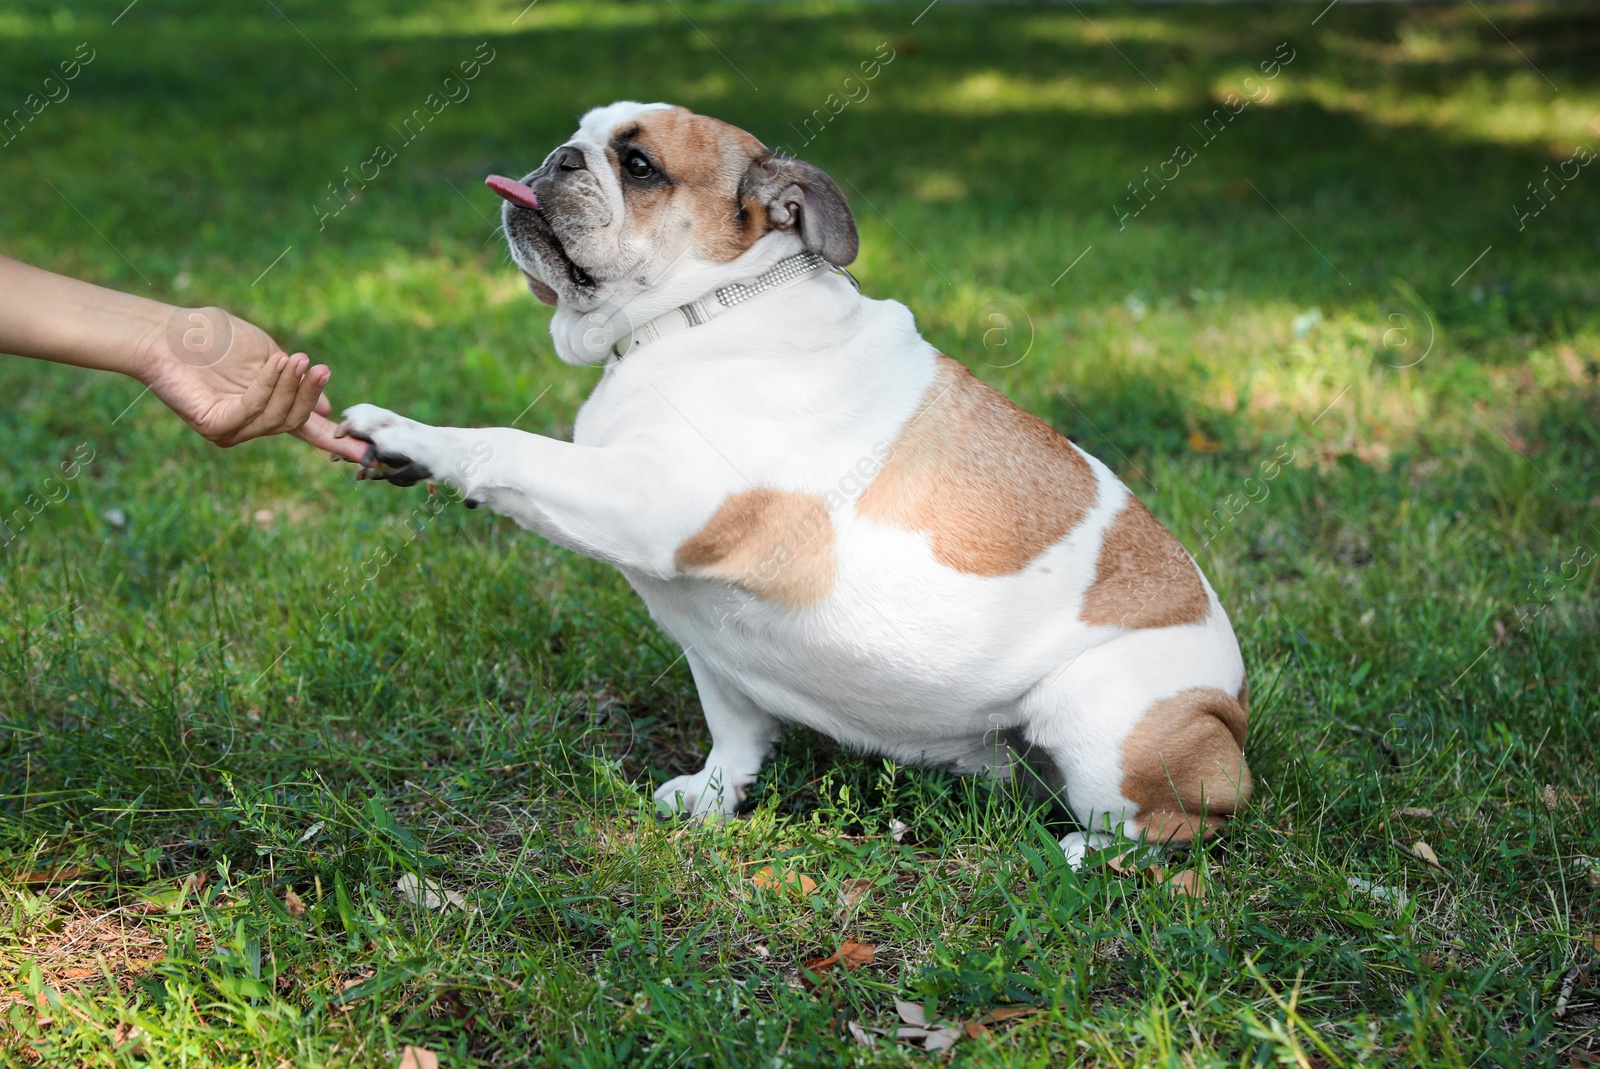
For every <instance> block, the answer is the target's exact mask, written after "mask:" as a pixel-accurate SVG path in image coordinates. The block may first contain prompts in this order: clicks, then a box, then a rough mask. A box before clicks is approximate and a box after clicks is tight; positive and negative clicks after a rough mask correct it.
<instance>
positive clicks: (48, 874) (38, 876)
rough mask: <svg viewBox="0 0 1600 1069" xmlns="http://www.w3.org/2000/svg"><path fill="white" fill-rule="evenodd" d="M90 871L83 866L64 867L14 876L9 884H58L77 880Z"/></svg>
mask: <svg viewBox="0 0 1600 1069" xmlns="http://www.w3.org/2000/svg"><path fill="white" fill-rule="evenodd" d="M88 871H89V870H88V869H86V868H84V867H83V866H82V865H62V866H61V867H60V868H57V869H49V870H47V871H41V872H25V873H23V874H22V875H21V876H14V877H12V878H11V879H10V880H9V881H8V882H10V883H16V884H22V883H58V882H60V881H62V880H75V879H77V878H78V877H79V876H82V875H83V874H84V873H85V872H88Z"/></svg>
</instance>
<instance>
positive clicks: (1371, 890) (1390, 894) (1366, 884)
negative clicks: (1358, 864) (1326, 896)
mask: <svg viewBox="0 0 1600 1069" xmlns="http://www.w3.org/2000/svg"><path fill="white" fill-rule="evenodd" d="M1345 883H1347V884H1349V885H1350V886H1351V887H1352V888H1353V889H1355V890H1357V891H1360V892H1361V893H1362V894H1366V895H1371V896H1372V897H1373V898H1376V899H1377V900H1378V901H1380V902H1391V903H1393V904H1394V905H1395V906H1397V907H1399V908H1400V909H1405V908H1406V893H1405V892H1404V891H1402V890H1400V888H1398V887H1389V886H1387V885H1386V884H1381V883H1373V882H1372V881H1371V880H1368V879H1363V878H1362V877H1360V876H1346V877H1345Z"/></svg>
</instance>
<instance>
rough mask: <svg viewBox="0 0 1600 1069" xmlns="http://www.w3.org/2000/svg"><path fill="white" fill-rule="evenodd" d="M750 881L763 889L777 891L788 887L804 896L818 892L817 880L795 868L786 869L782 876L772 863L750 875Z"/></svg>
mask: <svg viewBox="0 0 1600 1069" xmlns="http://www.w3.org/2000/svg"><path fill="white" fill-rule="evenodd" d="M750 882H751V883H753V884H755V885H756V887H758V888H760V889H761V890H763V891H777V890H781V889H783V888H785V887H787V888H788V889H789V890H791V891H798V892H800V894H801V895H802V896H804V897H810V896H811V895H813V894H816V891H817V881H816V880H813V879H812V878H811V877H810V876H807V875H806V874H805V873H803V872H796V871H794V870H793V869H784V870H783V875H782V876H781V877H780V876H779V875H778V874H777V873H776V872H774V871H773V869H772V866H771V865H763V866H761V867H760V868H759V869H757V870H756V871H755V872H754V873H753V874H752V875H751V877H750Z"/></svg>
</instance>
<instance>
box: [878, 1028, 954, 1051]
mask: <svg viewBox="0 0 1600 1069" xmlns="http://www.w3.org/2000/svg"><path fill="white" fill-rule="evenodd" d="M894 1038H896V1039H904V1040H915V1039H920V1040H922V1049H923V1050H925V1051H930V1052H931V1051H936V1050H949V1049H950V1048H951V1047H953V1046H955V1045H956V1040H958V1039H960V1038H961V1029H959V1028H952V1027H941V1028H921V1027H918V1026H916V1025H901V1026H900V1027H899V1028H897V1029H895V1032H894Z"/></svg>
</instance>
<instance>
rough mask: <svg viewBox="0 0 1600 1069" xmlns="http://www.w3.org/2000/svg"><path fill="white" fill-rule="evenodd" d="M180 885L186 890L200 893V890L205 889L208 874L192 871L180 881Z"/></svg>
mask: <svg viewBox="0 0 1600 1069" xmlns="http://www.w3.org/2000/svg"><path fill="white" fill-rule="evenodd" d="M178 886H179V887H182V888H183V889H184V890H185V891H193V892H195V893H197V894H198V893H199V892H201V891H203V890H205V887H206V874H205V873H203V872H191V873H189V875H187V876H185V877H184V878H183V879H181V880H179V881H178Z"/></svg>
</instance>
